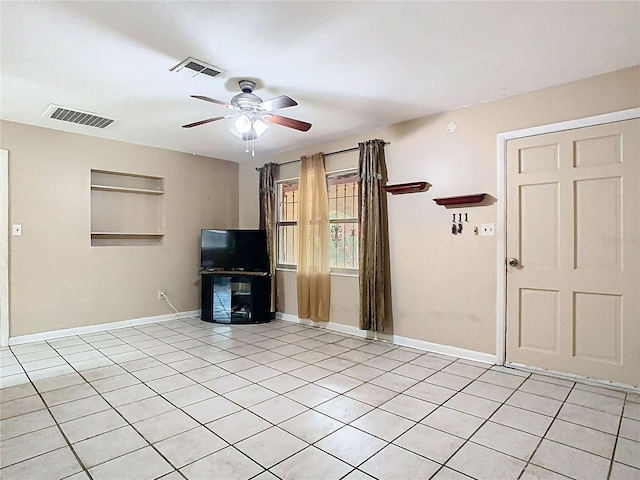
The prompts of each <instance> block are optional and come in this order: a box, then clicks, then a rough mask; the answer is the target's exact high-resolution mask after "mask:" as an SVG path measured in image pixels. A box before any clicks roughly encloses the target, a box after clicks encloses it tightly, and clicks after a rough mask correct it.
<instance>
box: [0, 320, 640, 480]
mask: <svg viewBox="0 0 640 480" xmlns="http://www.w3.org/2000/svg"><path fill="white" fill-rule="evenodd" d="M0 361H1V363H0V365H1V369H0V371H1V374H2V377H1V382H2V383H1V386H2V390H0V398H1V400H2V403H1V406H0V414H1V415H0V418H1V420H0V433H1V443H0V449H1V450H0V453H1V461H0V462H1V466H2V470H0V477H1V478H3V479H6V480H8V479H20V480H24V479H62V478H69V479H74V480H79V479H87V478H93V479H95V480H125V479H135V480H145V479H155V478H163V479H170V480H173V479H180V478H188V479H207V480H210V479H223V480H232V479H260V480H267V479H276V478H281V479H314V480H330V479H345V480H357V479H371V478H372V477H373V478H377V479H380V480H387V479H388V480H402V479H410V478H411V479H428V478H433V479H437V480H445V479H467V480H468V479H469V478H476V479H479V480H483V479H487V480H501V479H523V480H530V479H561V478H573V479H578V480H582V479H588V480H591V479H594V480H597V479H607V478H609V479H611V480H620V479H624V480H630V479H640V395H638V394H634V393H625V392H620V391H616V390H612V389H604V388H599V387H593V386H590V385H586V384H580V383H574V382H570V381H566V380H561V379H557V378H554V377H546V376H542V375H536V374H532V375H531V374H528V373H523V372H520V371H517V370H511V369H505V368H500V367H495V366H494V367H490V366H489V365H485V364H481V363H476V362H472V361H467V360H463V359H458V358H453V357H448V356H445V355H439V354H435V353H426V352H423V351H418V350H413V349H409V348H404V347H398V346H395V345H392V344H388V343H383V342H377V341H370V340H363V339H359V338H355V337H350V336H346V335H339V334H335V333H328V332H327V331H326V330H322V329H319V328H313V327H307V326H302V325H296V324H290V323H285V322H279V321H274V322H272V323H270V324H263V325H251V326H249V325H247V326H228V325H216V324H208V323H204V322H202V321H200V320H199V319H195V318H193V319H185V320H176V321H170V322H163V323H158V324H150V325H146V326H141V327H136V328H126V329H118V330H112V331H109V332H105V333H97V334H91V335H81V336H74V337H67V338H60V339H56V340H51V341H49V342H42V343H32V344H25V345H17V346H14V347H11V348H10V349H9V348H5V349H2V350H1V360H0Z"/></svg>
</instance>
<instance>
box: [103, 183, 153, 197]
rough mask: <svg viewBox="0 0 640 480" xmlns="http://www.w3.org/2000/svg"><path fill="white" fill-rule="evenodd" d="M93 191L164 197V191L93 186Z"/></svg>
mask: <svg viewBox="0 0 640 480" xmlns="http://www.w3.org/2000/svg"><path fill="white" fill-rule="evenodd" d="M91 190H101V191H103V192H123V193H143V194H147V195H162V194H163V193H164V191H162V190H148V189H144V188H129V187H115V186H113V185H91Z"/></svg>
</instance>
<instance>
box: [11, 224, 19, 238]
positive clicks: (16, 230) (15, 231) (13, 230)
mask: <svg viewBox="0 0 640 480" xmlns="http://www.w3.org/2000/svg"><path fill="white" fill-rule="evenodd" d="M11 235H14V236H16V237H19V236H20V235H22V225H21V224H19V223H14V224H13V225H12V228H11Z"/></svg>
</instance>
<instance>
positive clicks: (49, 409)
mask: <svg viewBox="0 0 640 480" xmlns="http://www.w3.org/2000/svg"><path fill="white" fill-rule="evenodd" d="M65 361H66V360H65ZM29 380H30V382H31V386H32V387H33V388H34V390H35V391H36V394H37V395H38V397H39V398H40V401H41V402H42V403H43V405H44V406H45V409H46V410H47V412H48V413H49V415H51V418H52V419H53V421H54V423H55V426H56V428H57V429H58V432H59V433H60V435H61V436H62V438H63V439H64V441H65V442H66V444H67V447H68V448H69V449H70V450H71V453H72V454H73V456H74V457H75V459H76V461H77V462H78V464H79V465H80V468H82V471H83V472H84V473H86V474H87V476H88V477H89V480H93V476H92V475H91V474H90V473H89V470H88V469H87V468H86V466H85V464H84V462H83V461H82V460H81V459H80V456H79V455H78V453H77V452H76V450H75V448H73V444H72V443H71V442H70V441H69V438H68V437H67V435H66V434H65V433H64V431H63V430H62V428H61V427H60V424H59V423H58V421H57V420H56V417H54V416H53V413H52V412H51V407H50V406H49V404H48V403H47V402H46V400H45V399H44V397H43V396H42V392H40V390H39V389H38V387H37V386H36V385H35V384H34V383H33V381H31V378H29ZM37 431H39V430H37ZM56 450H58V449H56ZM50 451H52V450H50ZM46 453H49V452H45V453H43V454H41V455H45V454H46ZM38 456H40V455H37V456H36V457H38ZM36 457H31V458H36ZM31 458H29V459H25V460H22V461H21V462H17V463H16V464H14V465H17V464H19V463H22V462H25V461H28V460H31ZM3 468H4V467H3Z"/></svg>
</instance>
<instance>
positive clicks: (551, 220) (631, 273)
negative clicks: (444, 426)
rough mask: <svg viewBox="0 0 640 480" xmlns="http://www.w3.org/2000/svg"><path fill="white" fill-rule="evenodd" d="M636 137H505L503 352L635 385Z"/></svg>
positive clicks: (622, 128) (639, 255) (639, 267)
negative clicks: (508, 261)
mask: <svg viewBox="0 0 640 480" xmlns="http://www.w3.org/2000/svg"><path fill="white" fill-rule="evenodd" d="M639 137H640V120H637V119H636V120H627V121H624V122H616V123H610V124H606V125H598V126H594V127H586V128H580V129H575V130H568V131H564V132H558V133H551V134H546V135H539V136H534V137H529V138H521V139H516V140H510V141H508V142H507V256H508V257H515V258H517V259H519V261H520V262H519V265H518V266H517V267H507V319H506V323H507V357H506V358H507V362H511V363H519V364H525V365H530V366H536V367H541V368H545V369H549V370H555V371H560V372H566V373H573V374H577V375H582V376H587V377H592V378H597V379H603V380H609V381H613V382H619V383H624V384H627V385H632V386H640V333H639V332H640V196H639V193H638V192H639V190H640V146H639V143H640V139H639Z"/></svg>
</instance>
